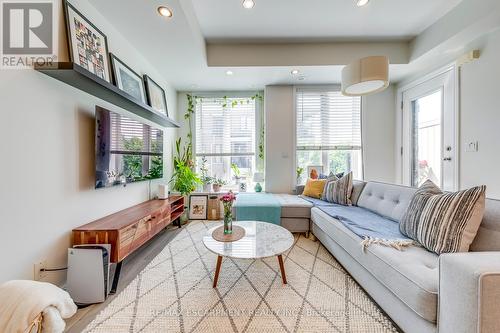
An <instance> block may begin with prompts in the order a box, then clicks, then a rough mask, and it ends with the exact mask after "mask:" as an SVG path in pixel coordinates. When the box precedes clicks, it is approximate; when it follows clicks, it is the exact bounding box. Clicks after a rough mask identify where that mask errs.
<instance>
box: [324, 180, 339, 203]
mask: <svg viewBox="0 0 500 333" xmlns="http://www.w3.org/2000/svg"><path fill="white" fill-rule="evenodd" d="M337 180H339V179H338V178H337V176H335V175H334V174H333V173H330V175H329V176H328V178H326V183H325V188H324V189H323V193H322V194H321V200H325V201H326V189H327V187H328V184H329V183H331V182H336V181H337Z"/></svg>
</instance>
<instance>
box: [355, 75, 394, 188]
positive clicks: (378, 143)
mask: <svg viewBox="0 0 500 333" xmlns="http://www.w3.org/2000/svg"><path fill="white" fill-rule="evenodd" d="M395 101H396V91H395V88H394V86H392V85H391V86H389V88H387V89H386V90H384V91H383V92H381V93H378V94H374V95H369V96H365V97H363V100H362V108H363V110H362V116H363V118H362V135H363V161H364V179H365V180H369V181H371V180H375V181H381V182H387V183H394V182H395V181H396V170H395V150H394V145H395V142H396V141H395V140H396V133H395V130H396V113H395V112H396V110H395V105H396V103H395Z"/></svg>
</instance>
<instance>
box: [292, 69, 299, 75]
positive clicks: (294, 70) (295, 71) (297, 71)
mask: <svg viewBox="0 0 500 333" xmlns="http://www.w3.org/2000/svg"><path fill="white" fill-rule="evenodd" d="M291 73H292V75H298V74H299V73H300V71H299V70H298V69H293V70H292V72H291Z"/></svg>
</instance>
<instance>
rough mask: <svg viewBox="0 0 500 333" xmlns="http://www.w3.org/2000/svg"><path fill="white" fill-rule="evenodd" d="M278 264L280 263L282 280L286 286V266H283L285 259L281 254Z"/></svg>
mask: <svg viewBox="0 0 500 333" xmlns="http://www.w3.org/2000/svg"><path fill="white" fill-rule="evenodd" d="M278 262H279V263H280V271H281V280H283V284H286V274H285V265H284V264H283V257H282V256H281V254H280V255H279V256H278Z"/></svg>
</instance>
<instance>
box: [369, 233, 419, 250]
mask: <svg viewBox="0 0 500 333" xmlns="http://www.w3.org/2000/svg"><path fill="white" fill-rule="evenodd" d="M372 244H378V245H382V246H387V247H391V248H393V249H396V250H398V251H402V250H403V249H405V248H407V247H410V246H420V244H419V243H418V242H415V241H414V240H411V239H384V238H374V237H368V236H365V237H364V238H363V240H362V241H361V246H362V247H363V251H366V248H367V247H368V246H370V245H372Z"/></svg>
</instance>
